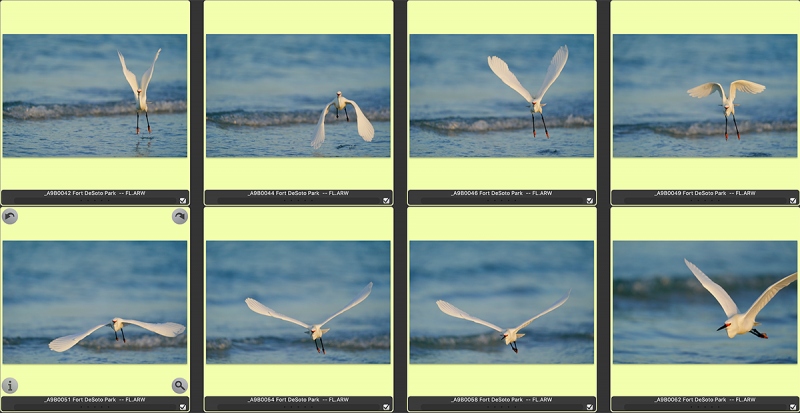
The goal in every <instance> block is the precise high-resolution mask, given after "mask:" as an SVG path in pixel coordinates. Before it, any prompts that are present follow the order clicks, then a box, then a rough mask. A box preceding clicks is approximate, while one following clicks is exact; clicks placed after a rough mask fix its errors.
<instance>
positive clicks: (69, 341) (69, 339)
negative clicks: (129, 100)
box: [49, 63, 125, 353]
mask: <svg viewBox="0 0 800 413" xmlns="http://www.w3.org/2000/svg"><path fill="white" fill-rule="evenodd" d="M124 65H125V63H123V66H124ZM101 327H111V323H109V324H100V325H99V326H94V327H92V328H90V329H88V330H86V331H84V332H83V333H78V334H71V335H68V336H64V337H59V338H57V339H55V340H53V341H51V342H50V345H49V347H50V350H53V351H57V352H59V353H61V352H64V351H67V350H69V349H71V348H72V346H74V345H75V344H78V342H79V341H81V340H83V339H84V338H86V336H88V335H89V334H92V333H94V332H95V331H97V330H98V329H100V328H101Z"/></svg>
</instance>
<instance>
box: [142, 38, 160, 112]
mask: <svg viewBox="0 0 800 413" xmlns="http://www.w3.org/2000/svg"><path fill="white" fill-rule="evenodd" d="M159 54H161V49H158V51H157V52H156V57H155V59H153V64H152V65H150V68H149V69H147V71H146V72H144V75H143V76H142V100H144V101H145V102H147V99H146V93H147V85H149V84H150V79H152V78H153V69H155V68H156V60H158V55H159Z"/></svg>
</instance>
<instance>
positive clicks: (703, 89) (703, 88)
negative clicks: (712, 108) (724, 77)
mask: <svg viewBox="0 0 800 413" xmlns="http://www.w3.org/2000/svg"><path fill="white" fill-rule="evenodd" d="M714 91H716V92H719V96H720V97H721V98H722V99H723V100H725V92H724V91H723V90H722V85H720V84H719V83H714V82H708V83H703V84H702V85H700V86H695V87H693V88H691V89H689V90H687V91H686V93H688V94H689V96H691V97H693V98H704V97H706V96H708V95H710V94H712V93H714Z"/></svg>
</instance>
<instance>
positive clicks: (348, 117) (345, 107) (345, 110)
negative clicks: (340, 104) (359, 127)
mask: <svg viewBox="0 0 800 413" xmlns="http://www.w3.org/2000/svg"><path fill="white" fill-rule="evenodd" d="M344 116H345V117H346V118H347V121H348V122H350V116H347V105H344Z"/></svg>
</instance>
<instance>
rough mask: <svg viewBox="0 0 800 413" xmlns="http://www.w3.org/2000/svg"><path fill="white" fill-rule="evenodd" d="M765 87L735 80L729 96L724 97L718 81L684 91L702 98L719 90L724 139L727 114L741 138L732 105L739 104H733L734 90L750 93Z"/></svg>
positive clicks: (726, 138)
mask: <svg viewBox="0 0 800 413" xmlns="http://www.w3.org/2000/svg"><path fill="white" fill-rule="evenodd" d="M766 88H767V87H766V86H764V85H759V84H758V83H755V82H751V81H749V80H737V81H735V82H731V90H730V92H729V93H728V95H729V97H728V98H726V97H725V91H724V90H722V85H720V84H719V83H714V82H709V83H704V84H702V85H700V86H696V87H693V88H691V89H689V90H687V91H686V93H688V94H689V96H691V97H693V98H704V97H706V96H708V95H710V94H711V93H713V92H714V91H717V92H719V96H720V97H721V98H722V105H720V106H722V112H723V113H724V114H725V140H726V141H727V140H728V116H732V117H733V126H734V127H736V139H742V138H741V137H740V136H739V125H737V124H736V115H734V114H733V113H734V110H733V107H734V106H739V105H738V104H737V105H734V104H733V99H734V98H736V91H737V90H739V91H742V92H747V93H752V94H754V95H755V94H757V93H761V92H763V91H764V89H766Z"/></svg>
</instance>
